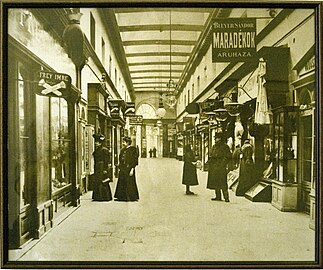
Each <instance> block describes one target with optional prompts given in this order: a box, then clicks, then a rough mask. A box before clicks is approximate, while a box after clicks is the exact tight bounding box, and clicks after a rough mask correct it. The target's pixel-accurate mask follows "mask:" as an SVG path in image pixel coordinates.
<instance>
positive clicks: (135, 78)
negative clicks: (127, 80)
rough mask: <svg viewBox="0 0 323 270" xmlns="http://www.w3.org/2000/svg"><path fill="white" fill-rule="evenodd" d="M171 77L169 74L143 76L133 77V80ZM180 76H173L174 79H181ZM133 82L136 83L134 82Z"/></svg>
mask: <svg viewBox="0 0 323 270" xmlns="http://www.w3.org/2000/svg"><path fill="white" fill-rule="evenodd" d="M155 78H156V79H169V76H142V77H132V81H135V80H142V79H155ZM179 78H180V77H179V76H172V79H175V80H177V79H179ZM133 84H135V83H134V82H133Z"/></svg>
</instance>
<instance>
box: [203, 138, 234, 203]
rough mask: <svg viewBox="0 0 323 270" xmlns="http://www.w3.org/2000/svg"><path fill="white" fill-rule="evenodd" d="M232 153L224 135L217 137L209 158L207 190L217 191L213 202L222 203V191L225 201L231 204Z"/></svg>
mask: <svg viewBox="0 0 323 270" xmlns="http://www.w3.org/2000/svg"><path fill="white" fill-rule="evenodd" d="M231 158H232V156H231V152H230V148H229V146H228V145H227V144H226V141H225V138H224V134H223V133H217V134H216V135H215V144H214V145H213V146H212V149H211V152H210V158H209V170H208V178H207V188H208V189H213V190H214V191H215V197H214V198H212V199H211V200H212V201H221V200H222V198H221V190H222V193H223V197H224V200H225V201H226V202H229V193H228V182H227V165H228V163H229V161H230V160H231Z"/></svg>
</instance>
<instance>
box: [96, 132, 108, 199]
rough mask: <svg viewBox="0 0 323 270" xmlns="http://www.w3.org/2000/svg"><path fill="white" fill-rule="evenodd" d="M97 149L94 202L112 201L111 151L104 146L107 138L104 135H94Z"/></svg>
mask: <svg viewBox="0 0 323 270" xmlns="http://www.w3.org/2000/svg"><path fill="white" fill-rule="evenodd" d="M93 137H94V140H95V146H96V149H95V150H94V152H93V157H94V185H93V193H92V199H93V200H94V201H111V200H112V194H111V189H110V184H109V182H110V179H109V178H108V177H109V174H108V170H109V161H110V155H109V150H108V149H107V148H106V147H104V146H103V142H104V141H105V137H104V135H102V134H94V135H93Z"/></svg>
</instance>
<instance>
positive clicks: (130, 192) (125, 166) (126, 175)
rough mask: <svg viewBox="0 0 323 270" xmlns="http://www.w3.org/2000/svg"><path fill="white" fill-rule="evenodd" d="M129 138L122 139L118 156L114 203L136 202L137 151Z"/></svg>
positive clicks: (137, 196)
mask: <svg viewBox="0 0 323 270" xmlns="http://www.w3.org/2000/svg"><path fill="white" fill-rule="evenodd" d="M131 142H132V141H131V138H130V137H125V138H123V139H122V145H123V148H122V149H121V151H120V155H119V178H118V183H117V187H116V191H115V194H114V197H115V198H116V201H137V200H139V192H138V188H137V184H136V172H135V167H136V166H137V165H138V156H139V155H138V150H137V148H136V147H135V146H131Z"/></svg>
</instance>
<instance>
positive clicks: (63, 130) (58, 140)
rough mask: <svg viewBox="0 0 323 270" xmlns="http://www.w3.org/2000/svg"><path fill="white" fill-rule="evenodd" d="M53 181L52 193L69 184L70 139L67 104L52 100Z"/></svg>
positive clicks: (55, 99) (59, 100)
mask: <svg viewBox="0 0 323 270" xmlns="http://www.w3.org/2000/svg"><path fill="white" fill-rule="evenodd" d="M50 104H51V137H52V140H51V179H52V191H53V192H55V191H56V190H59V189H60V188H63V187H65V186H66V185H67V184H68V183H69V182H70V180H69V165H68V164H69V151H68V147H69V138H68V116H67V102H66V101H65V100H64V99H60V98H51V103H50Z"/></svg>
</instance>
